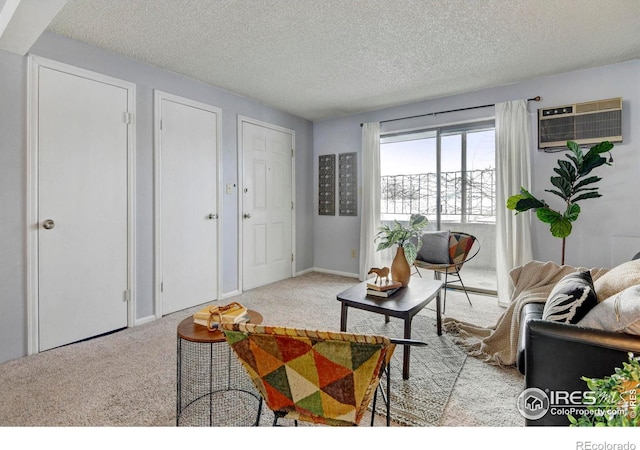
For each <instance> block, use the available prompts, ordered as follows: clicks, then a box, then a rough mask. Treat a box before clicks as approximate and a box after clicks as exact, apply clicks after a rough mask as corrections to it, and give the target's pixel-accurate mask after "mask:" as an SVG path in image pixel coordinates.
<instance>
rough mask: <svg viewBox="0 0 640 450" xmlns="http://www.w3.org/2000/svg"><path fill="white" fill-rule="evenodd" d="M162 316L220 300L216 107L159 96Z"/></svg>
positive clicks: (162, 94)
mask: <svg viewBox="0 0 640 450" xmlns="http://www.w3.org/2000/svg"><path fill="white" fill-rule="evenodd" d="M156 101H157V103H156V104H157V105H158V106H159V110H158V111H157V113H158V115H159V118H160V120H161V122H160V138H159V158H158V161H159V165H160V170H159V179H160V188H159V191H160V192H159V197H160V206H159V216H160V220H159V226H160V232H159V234H160V237H161V238H160V242H159V256H160V258H161V260H160V265H159V267H160V272H161V273H160V280H159V282H160V290H161V295H162V314H169V313H171V312H175V311H179V310H182V309H185V308H188V307H191V306H194V305H199V304H201V303H206V302H210V301H212V300H216V299H217V298H218V262H217V261H218V245H217V235H218V206H217V203H218V201H217V197H218V189H217V186H218V123H219V119H220V112H219V110H217V109H216V108H213V107H209V106H207V105H202V104H200V103H196V102H191V101H189V100H187V99H181V98H179V97H175V96H172V95H170V94H164V93H157V96H156Z"/></svg>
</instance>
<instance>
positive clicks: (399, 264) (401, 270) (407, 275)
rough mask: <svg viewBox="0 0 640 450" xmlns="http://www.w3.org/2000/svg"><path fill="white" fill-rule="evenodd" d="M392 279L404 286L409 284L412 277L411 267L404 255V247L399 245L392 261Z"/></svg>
mask: <svg viewBox="0 0 640 450" xmlns="http://www.w3.org/2000/svg"><path fill="white" fill-rule="evenodd" d="M391 279H392V280H393V281H399V282H400V283H402V286H408V285H409V280H410V279H411V267H410V266H409V263H408V262H407V257H406V256H405V255H404V247H400V246H398V250H397V251H396V256H395V257H394V258H393V261H392V262H391Z"/></svg>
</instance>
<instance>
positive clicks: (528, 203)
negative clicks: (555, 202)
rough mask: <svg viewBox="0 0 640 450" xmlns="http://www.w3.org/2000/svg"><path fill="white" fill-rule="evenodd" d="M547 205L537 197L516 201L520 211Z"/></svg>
mask: <svg viewBox="0 0 640 450" xmlns="http://www.w3.org/2000/svg"><path fill="white" fill-rule="evenodd" d="M545 206H546V203H544V202H541V201H540V200H538V199H536V198H523V199H521V200H519V201H518V203H516V209H517V210H518V211H520V212H523V211H528V210H530V209H535V208H543V207H545Z"/></svg>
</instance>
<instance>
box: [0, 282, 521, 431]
mask: <svg viewBox="0 0 640 450" xmlns="http://www.w3.org/2000/svg"><path fill="white" fill-rule="evenodd" d="M355 282H357V280H354V279H353V278H348V277H341V276H336V275H329V274H322V273H309V274H306V275H303V276H300V277H296V278H292V279H289V280H285V281H282V282H279V283H275V284H272V285H269V286H264V287H261V288H258V289H254V290H252V291H249V292H246V293H244V294H242V295H241V296H238V297H234V298H233V300H235V301H239V302H241V303H243V304H244V305H246V306H248V307H249V308H252V309H256V310H258V311H260V312H262V313H263V316H264V323H269V324H273V325H279V324H280V325H281V324H287V325H289V326H296V327H309V328H325V329H336V330H337V329H338V328H339V323H340V303H339V302H338V301H337V300H336V294H337V293H339V292H340V291H342V290H344V289H346V288H347V287H350V286H352V285H353V284H354V283H355ZM229 301H231V300H230V299H229ZM224 302H225V300H223V301H222V302H221V303H224ZM472 302H473V306H469V305H468V303H467V301H466V298H464V296H463V294H459V293H457V292H451V291H450V292H449V293H448V299H447V315H448V316H451V317H455V318H457V319H460V320H465V321H469V322H473V323H477V324H478V325H484V326H487V325H493V324H494V323H495V322H496V320H497V318H498V317H499V315H500V314H501V313H502V311H503V309H501V308H499V307H498V306H497V303H496V299H495V298H493V297H488V296H475V295H474V296H472ZM430 306H431V305H429V306H428V307H427V309H425V310H424V311H422V312H421V313H420V315H421V316H424V319H425V323H426V322H427V321H428V322H430V323H432V322H433V318H434V317H435V312H434V311H433V310H432V309H430ZM197 308H198V307H194V308H190V309H188V310H184V311H181V312H178V313H174V314H170V315H168V316H165V317H163V318H162V319H161V320H157V321H155V322H152V323H149V324H146V325H142V326H139V327H135V328H131V329H126V330H122V331H120V332H117V333H113V334H111V335H108V336H104V337H100V338H96V339H91V340H88V341H84V342H79V343H76V344H72V345H68V346H65V347H60V348H57V349H53V350H49V351H46V352H43V353H40V354H36V355H31V356H28V357H25V358H21V359H17V360H13V361H8V362H6V363H4V364H0V383H1V385H2V389H1V390H0V426H135V427H149V426H173V425H175V408H176V394H175V385H176V373H175V372H176V370H175V369H176V327H177V325H178V323H179V322H180V321H181V320H183V319H184V318H185V317H188V316H190V315H192V314H193V312H194V311H195V310H196V309H197ZM373 316H375V317H381V316H377V315H373ZM352 318H354V320H355V315H353V316H352V315H351V314H350V318H349V319H350V322H349V323H350V325H351V323H354V324H355V323H357V322H355V321H354V322H351V320H352ZM427 319H430V320H427ZM414 320H420V321H422V320H423V319H420V318H419V317H416V319H414ZM416 323H417V322H416ZM415 329H416V326H415V325H414V330H415ZM434 334H435V330H434ZM399 353H401V352H399ZM412 362H413V360H412ZM414 369H416V367H415V366H414V367H413V368H412V373H414V372H413V370H414ZM522 389H523V377H522V376H521V375H520V374H519V373H518V372H517V370H516V369H515V368H507V369H505V368H499V367H495V366H491V365H488V364H485V363H483V362H481V361H479V360H476V359H475V358H473V357H467V358H466V359H465V360H464V363H463V365H462V368H461V370H460V371H459V374H458V377H457V379H455V384H453V390H452V391H451V393H450V396H449V399H448V403H446V405H442V406H443V410H442V411H441V413H440V416H439V417H438V418H437V420H436V421H435V422H434V423H432V425H436V426H474V427H475V426H478V427H479V426H522V425H524V420H523V419H522V418H521V416H520V414H519V413H518V411H517V409H516V406H515V402H516V398H517V396H518V395H519V394H520V392H521V391H522Z"/></svg>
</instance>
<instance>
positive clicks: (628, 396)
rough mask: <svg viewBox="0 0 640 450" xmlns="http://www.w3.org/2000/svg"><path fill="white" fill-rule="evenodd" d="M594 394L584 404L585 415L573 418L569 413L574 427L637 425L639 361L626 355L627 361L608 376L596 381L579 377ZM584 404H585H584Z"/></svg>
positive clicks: (639, 408)
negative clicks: (587, 402) (586, 403)
mask: <svg viewBox="0 0 640 450" xmlns="http://www.w3.org/2000/svg"><path fill="white" fill-rule="evenodd" d="M582 379H583V380H584V381H585V382H586V383H587V387H588V388H589V390H590V391H591V392H592V393H593V394H592V395H590V396H588V397H587V398H589V399H591V400H590V402H589V404H588V405H586V409H587V410H588V413H587V414H583V415H580V416H578V417H574V416H573V415H571V414H568V415H567V417H568V419H569V422H571V424H570V426H573V427H594V426H595V427H615V426H634V427H635V426H638V425H640V417H639V415H640V402H638V400H637V395H638V391H639V390H640V361H638V357H634V356H633V353H629V362H623V363H622V368H619V367H616V369H615V373H614V374H612V375H611V376H607V377H604V378H602V379H599V378H587V377H582ZM583 403H584V402H583Z"/></svg>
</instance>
